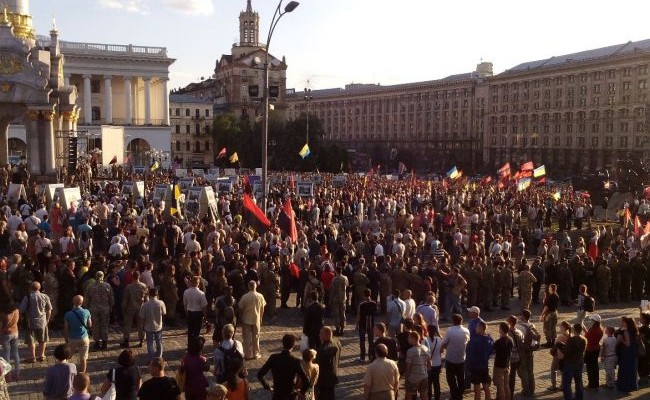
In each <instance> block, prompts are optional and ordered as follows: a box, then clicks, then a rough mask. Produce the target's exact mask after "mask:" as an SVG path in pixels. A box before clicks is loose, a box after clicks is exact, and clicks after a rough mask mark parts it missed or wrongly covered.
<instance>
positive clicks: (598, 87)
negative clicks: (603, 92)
mask: <svg viewBox="0 0 650 400" xmlns="http://www.w3.org/2000/svg"><path fill="white" fill-rule="evenodd" d="M594 93H600V85H594Z"/></svg>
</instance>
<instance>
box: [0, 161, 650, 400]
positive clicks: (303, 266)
mask: <svg viewBox="0 0 650 400" xmlns="http://www.w3.org/2000/svg"><path fill="white" fill-rule="evenodd" d="M127 178H128V177H125V179H127ZM131 178H135V177H131ZM299 179H305V180H307V179H310V180H314V181H315V180H316V175H312V174H306V175H304V176H300V177H299ZM172 180H173V178H172V177H171V176H169V175H163V174H160V173H158V174H157V175H156V177H155V179H150V180H149V182H148V185H149V188H150V190H148V193H149V195H148V196H147V197H146V198H142V199H134V198H132V197H130V196H123V195H122V194H121V191H120V182H102V181H95V182H94V183H93V184H92V185H89V186H90V188H89V191H88V192H86V193H84V194H83V198H82V200H81V201H80V202H79V203H78V204H77V203H73V204H61V203H60V202H59V201H58V199H56V198H55V199H54V200H53V201H52V202H51V203H48V200H47V198H46V196H45V195H44V192H43V191H42V190H40V188H39V186H37V185H29V184H28V185H27V188H26V189H27V190H26V194H25V195H23V196H20V198H18V199H10V198H8V197H6V195H5V197H3V198H2V199H1V200H0V201H1V202H2V203H1V209H0V210H1V211H2V212H0V326H1V327H2V329H3V331H2V340H1V344H2V348H3V357H4V359H5V360H7V361H8V362H9V365H11V368H12V369H11V371H10V372H9V373H7V374H3V376H4V377H5V378H6V381H9V382H11V381H18V380H20V379H21V375H20V372H21V360H20V354H19V353H20V352H19V351H18V350H19V341H20V339H21V336H22V338H23V339H24V342H25V344H26V345H27V348H28V349H29V353H28V358H27V360H23V362H27V363H41V362H43V361H45V360H46V358H47V357H48V355H47V348H46V346H47V344H48V342H49V341H50V340H49V329H54V330H57V331H61V332H62V335H63V338H64V339H65V343H64V344H60V345H58V346H56V348H55V350H54V358H55V359H56V362H55V364H54V365H53V366H51V367H50V368H49V369H48V371H47V375H46V379H45V386H44V388H43V394H44V396H45V397H46V398H47V399H57V400H58V399H64V398H65V399H67V398H72V399H75V400H78V399H81V400H88V399H90V398H91V395H90V393H88V388H89V384H90V382H89V378H88V375H87V360H88V356H89V352H90V351H95V350H102V349H108V348H112V347H114V346H119V347H121V348H123V349H124V350H122V352H121V353H120V356H119V358H118V360H117V361H118V364H119V367H117V368H111V369H110V370H109V371H107V374H106V375H105V376H106V378H105V381H104V382H102V387H101V389H100V390H99V392H101V393H96V394H99V395H103V394H104V393H105V392H106V391H108V390H111V389H110V388H111V386H113V387H115V389H116V390H117V393H118V398H129V399H135V398H140V399H145V400H146V399H154V398H156V399H167V398H171V399H176V398H178V396H179V395H180V394H181V393H184V396H185V399H188V400H189V399H200V400H203V399H206V398H216V399H219V398H221V397H225V398H228V399H229V400H233V399H245V398H247V396H248V390H249V379H252V377H251V376H249V375H248V371H247V366H246V364H247V361H251V360H255V359H260V358H262V357H264V356H265V355H264V354H263V353H264V349H261V348H260V333H261V332H263V330H264V324H265V323H269V322H272V321H273V320H274V318H275V317H276V316H277V314H278V310H277V309H276V303H279V306H280V307H281V308H287V309H288V308H292V307H295V308H296V310H294V311H288V312H295V313H301V314H302V317H303V321H304V323H303V326H302V337H300V338H296V337H295V336H294V335H286V336H285V337H284V338H283V339H282V347H283V351H281V352H280V353H278V354H273V355H271V356H269V357H268V359H267V360H266V362H265V363H264V365H263V366H262V368H261V369H260V370H259V371H258V373H257V377H256V378H257V379H258V380H259V382H260V383H261V384H262V386H263V387H265V388H268V389H270V388H271V385H270V384H269V383H268V382H267V381H266V376H267V374H268V372H271V374H272V377H273V386H272V387H273V398H274V399H278V400H280V399H285V398H291V399H293V398H297V396H300V398H304V399H318V400H328V399H333V398H334V397H335V388H336V386H337V384H338V364H339V359H340V357H341V345H340V342H339V339H338V338H339V337H340V336H343V335H349V334H351V329H350V326H349V325H348V324H349V323H351V321H356V324H355V327H354V334H355V335H358V337H359V362H362V363H368V366H367V370H366V373H365V377H364V379H363V386H364V395H365V397H366V398H367V399H393V398H397V395H398V393H399V392H400V382H401V381H402V380H403V382H404V387H403V388H404V391H405V393H406V395H405V396H406V398H407V399H411V398H415V397H417V396H420V398H422V399H430V398H434V399H436V400H439V399H440V391H441V390H440V376H441V372H442V369H443V366H444V370H445V375H446V379H447V382H448V385H449V388H450V393H451V398H452V399H460V398H462V395H463V392H464V391H465V390H467V389H468V388H469V387H470V385H473V390H474V395H475V398H477V399H478V398H480V397H481V395H482V394H484V395H485V397H486V398H489V397H490V391H491V386H492V383H493V384H494V386H495V387H496V393H497V398H498V399H509V398H512V395H513V393H514V392H515V387H516V382H515V381H516V379H515V378H516V375H518V376H519V378H520V381H521V393H522V394H523V395H528V396H532V395H533V393H534V389H535V383H534V381H535V376H534V373H533V365H534V360H533V359H534V352H535V351H536V350H537V349H538V348H539V347H542V348H547V349H548V351H550V352H551V354H552V357H553V365H552V366H551V372H552V374H551V376H552V385H553V386H552V387H551V389H553V390H555V389H557V388H559V387H560V385H558V384H557V379H556V372H557V371H560V372H561V374H562V383H561V387H562V389H563V390H564V393H565V398H567V399H570V398H571V396H572V394H571V380H572V379H573V380H575V381H576V392H578V393H580V392H581V390H582V378H581V374H582V368H583V365H586V368H587V372H588V375H589V384H588V385H587V387H588V388H594V389H595V388H598V386H599V382H598V357H601V358H602V363H603V365H604V367H605V369H606V371H607V382H606V386H607V387H614V386H616V387H617V388H618V389H619V390H623V391H633V390H636V388H637V379H638V378H639V377H641V378H644V379H647V377H648V374H649V372H650V367H649V366H648V364H649V361H650V357H646V355H645V348H646V346H645V343H646V341H650V327H649V324H650V317H649V316H648V315H647V314H642V316H641V321H640V323H639V324H638V325H640V327H638V326H637V322H635V320H633V319H630V318H627V316H626V317H625V318H623V320H622V322H621V326H620V327H601V326H600V323H601V320H600V316H599V315H598V314H596V309H597V307H596V304H598V305H600V304H607V303H610V302H611V303H619V302H629V301H632V300H634V301H637V302H639V301H641V300H642V299H648V298H650V296H649V295H650V271H648V267H649V266H650V265H649V264H650V256H649V254H648V253H649V251H648V249H647V248H645V247H644V246H645V236H646V235H643V234H642V232H640V230H639V229H638V228H637V227H636V226H635V224H633V223H632V221H634V220H635V219H636V217H637V216H638V217H639V220H641V221H643V222H645V221H646V220H647V216H646V214H648V213H650V207H648V204H646V201H645V200H643V199H639V200H634V201H630V202H628V203H625V204H624V205H623V206H622V207H621V215H622V216H623V217H622V218H621V221H620V222H621V223H619V224H613V223H599V224H596V223H595V221H594V219H593V215H594V207H593V206H592V204H591V202H590V198H589V197H588V196H585V195H584V194H580V193H576V192H574V191H573V190H572V189H571V188H570V186H566V185H565V186H562V187H548V186H540V187H534V188H529V189H527V190H518V189H517V187H516V186H515V187H508V186H506V187H501V185H497V184H489V183H488V182H484V181H482V182H480V183H479V182H467V181H464V182H454V181H449V180H443V181H439V182H424V181H418V180H415V179H408V180H404V181H399V180H397V181H396V180H389V179H384V178H382V177H381V176H379V175H377V174H374V176H365V177H357V176H353V175H349V176H348V177H347V178H346V179H345V180H344V181H343V182H341V181H335V180H334V179H333V177H332V176H331V175H327V174H322V175H318V181H319V183H318V184H317V185H315V191H314V193H313V195H310V196H305V197H302V196H299V195H296V193H295V192H294V190H295V183H294V176H293V174H275V175H273V176H272V179H271V181H272V182H273V184H272V187H271V191H270V195H269V198H268V204H267V206H266V209H265V210H262V211H261V213H262V214H265V215H266V216H267V217H268V218H269V220H270V221H271V224H270V226H269V227H267V228H266V229H262V230H260V229H256V228H258V227H259V224H256V223H255V221H252V220H251V216H250V215H248V214H249V213H247V212H246V210H245V209H244V207H243V203H242V193H243V192H248V191H250V188H249V187H248V186H247V185H246V180H244V179H241V180H240V181H241V183H238V184H236V185H234V187H233V191H232V192H231V193H220V194H219V197H218V200H217V203H218V204H217V210H218V215H211V214H208V215H206V216H203V217H202V218H182V217H181V216H180V215H173V214H170V212H169V205H168V204H167V205H166V204H165V202H164V201H162V200H154V198H153V196H152V195H153V190H151V189H153V186H152V185H154V184H155V183H156V182H168V183H171V182H172ZM197 183H199V184H200V183H204V182H203V181H202V179H201V178H197ZM287 199H288V201H289V202H290V204H291V206H292V209H293V210H294V211H295V223H296V225H297V227H296V233H297V234H296V236H295V237H294V238H293V239H292V238H291V236H292V235H290V234H289V233H288V232H286V231H283V230H282V229H280V226H279V224H278V220H279V218H280V214H281V213H282V212H284V208H285V207H283V205H284V204H285V203H287ZM259 203H260V205H261V204H262V202H259ZM179 208H181V206H179ZM253 218H254V217H253ZM294 294H295V295H294ZM515 294H517V296H518V300H513V298H514V295H515ZM292 298H293V299H295V300H294V301H292V300H291V299H292ZM290 303H292V304H290ZM534 307H537V308H539V309H540V313H539V316H540V318H541V320H542V321H543V322H542V327H541V328H542V333H539V332H538V330H537V328H536V327H535V326H534V324H533V323H532V322H531V317H532V316H533V315H532V314H533V313H532V311H531V310H533V309H534ZM561 307H565V308H569V309H575V310H576V312H577V313H576V314H577V315H576V321H571V322H569V321H558V310H559V309H560V308H561ZM497 308H498V309H501V310H510V309H514V310H516V311H517V312H516V313H513V314H514V315H512V316H510V317H509V318H508V319H507V320H506V321H503V322H501V323H499V325H498V338H496V337H495V338H494V339H493V338H492V337H491V336H490V335H488V334H487V331H488V328H487V325H486V323H485V321H483V319H481V315H483V316H485V315H486V314H487V315H489V313H490V312H492V311H493V310H495V309H497ZM463 314H465V315H468V316H469V324H468V326H467V327H464V326H463V317H462V315H463ZM326 321H327V322H328V323H329V322H331V324H326ZM441 323H448V324H450V325H451V326H450V327H448V328H446V329H442V327H441V325H440V324H441ZM584 325H587V326H589V328H588V329H587V328H586V327H584ZM111 326H113V327H116V328H119V329H120V330H121V332H122V339H121V341H119V343H118V342H116V343H110V336H109V332H110V329H111ZM180 326H184V327H187V353H186V355H185V356H184V357H183V358H182V359H181V360H180V368H179V369H178V371H177V373H176V377H174V378H172V377H166V376H165V366H166V362H165V360H164V358H163V353H164V347H165V346H164V338H165V330H166V329H168V328H169V327H180ZM558 328H559V329H558ZM558 332H559V334H558ZM599 332H600V333H599ZM604 332H606V336H605V333H604ZM238 334H239V335H241V341H239V340H236V339H235V337H236V336H237V335H238ZM495 336H496V335H495ZM542 336H543V337H542ZM134 338H135V339H134ZM206 339H211V343H209V344H208V345H207V346H206V344H205V341H206ZM298 342H299V347H300V349H301V357H300V358H296V357H294V356H293V355H292V351H293V349H294V348H295V347H296V345H297V343H298ZM145 344H146V354H147V360H148V365H149V372H150V374H151V376H152V378H151V380H147V381H145V382H143V381H142V378H141V375H140V371H139V369H138V368H137V367H136V366H135V358H134V354H133V350H132V348H133V347H134V346H135V347H142V346H145ZM583 345H584V346H583ZM648 345H650V343H648ZM209 346H211V347H212V349H211V351H210V350H207V349H206V347H209ZM601 348H602V350H601ZM641 349H642V350H643V351H641ZM594 354H595V356H594ZM492 358H494V361H493V362H492V361H490V360H491V359H492ZM72 359H76V363H72V362H71V360H72ZM489 363H492V365H493V371H492V374H490V370H489V367H488V365H489ZM616 366H618V373H617V375H616V374H615V373H614V372H613V370H614V368H615V367H616ZM151 381H153V382H151ZM211 381H212V382H216V383H213V384H210V382H211ZM6 386H7V385H6V382H5V379H3V378H0V399H2V396H5V397H6V396H7V389H6ZM161 388H164V389H165V390H164V391H163V390H162V389H161ZM219 396H221V397H219ZM292 396H296V397H292ZM577 398H579V397H577Z"/></svg>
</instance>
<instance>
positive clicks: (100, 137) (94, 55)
mask: <svg viewBox="0 0 650 400" xmlns="http://www.w3.org/2000/svg"><path fill="white" fill-rule="evenodd" d="M57 44H58V51H59V52H60V53H61V54H62V64H64V65H65V68H64V69H63V70H62V71H63V72H62V81H63V82H62V86H64V87H70V88H76V94H77V95H76V98H75V104H76V106H77V108H78V109H80V110H81V111H80V112H79V113H78V117H77V118H78V120H77V121H76V126H75V129H74V131H78V132H79V134H82V135H85V136H87V137H89V138H90V139H89V141H88V143H92V147H97V148H100V149H102V150H103V152H104V156H103V159H104V160H110V159H111V158H112V157H113V156H117V158H118V160H119V161H120V162H122V161H124V162H128V163H129V164H131V165H136V166H139V165H148V164H149V163H150V160H149V158H148V157H147V156H146V155H145V154H144V152H145V151H147V150H148V149H156V150H160V151H162V152H164V153H165V154H167V157H164V158H163V160H162V161H163V165H169V164H170V163H171V133H172V130H171V127H170V120H169V90H168V81H169V67H170V66H171V64H172V63H173V62H174V60H173V59H171V58H169V57H168V55H167V49H166V48H164V47H150V46H135V45H131V44H128V45H115V44H99V43H83V42H71V41H62V40H58V37H57ZM35 45H36V46H37V47H38V48H40V49H45V50H47V49H51V48H52V47H53V39H52V37H46V36H37V37H35ZM61 130H62V131H66V129H61ZM107 135H111V136H115V135H121V136H122V138H121V139H120V140H116V139H115V138H114V137H111V138H108V137H107ZM63 136H65V135H63ZM9 138H10V143H9V152H10V156H12V157H10V158H12V159H14V160H15V159H16V158H17V156H19V155H20V154H21V153H22V152H24V147H25V128H24V125H22V124H15V125H12V126H11V127H10V129H9ZM108 139H111V140H108ZM109 143H119V144H120V145H119V146H114V145H110V146H109V145H108V144H109ZM84 150H85V149H81V150H80V151H82V152H83V151H84ZM63 153H64V151H63V149H62V152H61V154H63Z"/></svg>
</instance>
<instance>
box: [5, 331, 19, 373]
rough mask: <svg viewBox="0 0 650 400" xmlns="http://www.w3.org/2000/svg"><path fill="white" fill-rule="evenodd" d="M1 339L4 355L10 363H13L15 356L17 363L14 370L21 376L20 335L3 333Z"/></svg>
mask: <svg viewBox="0 0 650 400" xmlns="http://www.w3.org/2000/svg"><path fill="white" fill-rule="evenodd" d="M0 341H1V343H2V357H3V358H4V359H5V360H7V362H8V363H11V359H12V358H13V360H14V363H15V365H14V370H13V371H14V374H15V375H16V376H19V375H20V355H19V354H18V335H17V334H15V335H2V338H1V339H0ZM10 356H11V358H10Z"/></svg>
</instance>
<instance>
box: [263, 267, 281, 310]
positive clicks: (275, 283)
mask: <svg viewBox="0 0 650 400" xmlns="http://www.w3.org/2000/svg"><path fill="white" fill-rule="evenodd" d="M279 288H280V276H278V274H277V273H276V271H275V263H273V262H271V263H269V264H268V266H267V267H264V268H262V270H261V271H260V288H259V292H260V293H261V294H262V296H264V300H265V301H266V307H264V314H266V315H267V316H269V317H271V318H273V317H275V315H276V312H275V298H276V296H277V293H278V289H279Z"/></svg>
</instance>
